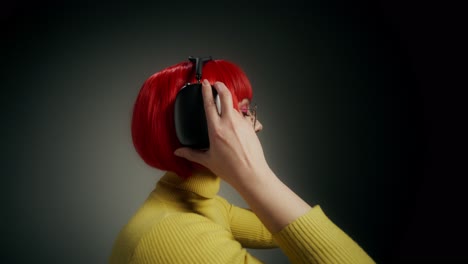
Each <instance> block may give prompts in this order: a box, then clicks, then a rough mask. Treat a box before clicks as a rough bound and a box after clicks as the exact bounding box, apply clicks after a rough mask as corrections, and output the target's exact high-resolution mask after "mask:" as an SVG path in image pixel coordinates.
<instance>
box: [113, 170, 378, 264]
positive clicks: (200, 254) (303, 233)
mask: <svg viewBox="0 0 468 264" xmlns="http://www.w3.org/2000/svg"><path fill="white" fill-rule="evenodd" d="M219 186H220V179H219V178H218V177H216V176H213V175H202V174H198V175H194V176H192V177H190V178H189V179H188V180H185V181H184V180H182V179H181V178H179V177H178V176H177V175H175V174H173V173H170V172H168V173H166V175H164V176H163V177H162V178H161V180H160V181H159V182H158V183H157V185H156V188H155V189H154V191H153V192H151V194H150V195H149V197H148V199H147V200H146V201H145V202H144V204H143V205H142V206H141V208H140V209H139V210H138V211H137V213H136V214H135V215H134V216H133V217H132V219H131V220H130V221H129V222H128V223H127V225H126V226H125V227H124V228H123V229H122V230H121V232H120V233H119V235H118V237H117V239H116V241H115V244H114V247H113V249H112V254H111V256H110V259H109V263H111V264H118V263H164V264H170V263H183V264H187V263H203V264H210V263H216V264H222V263H261V262H260V261H259V260H258V259H256V258H255V257H253V256H252V255H250V254H249V253H248V252H247V251H246V250H245V248H272V247H277V246H279V247H280V248H281V249H282V250H283V252H284V253H285V254H286V255H287V256H288V258H289V259H290V261H291V262H292V263H373V260H372V259H371V258H370V257H369V256H368V255H367V254H366V253H365V252H364V251H363V250H362V249H361V248H360V247H359V246H358V245H357V244H356V243H355V242H354V241H353V240H352V239H351V238H350V237H349V236H347V235H346V234H345V233H344V232H343V231H342V230H341V229H339V228H338V227H337V226H336V225H334V224H333V223H332V222H331V221H330V220H329V219H328V218H327V217H326V216H325V214H324V213H323V212H322V210H321V209H320V207H319V206H315V207H314V208H312V209H311V210H310V211H309V212H308V213H307V214H305V215H303V216H301V217H299V218H298V219H296V220H295V221H294V222H292V223H290V224H289V225H288V226H286V227H285V228H284V229H283V230H281V231H280V232H278V233H276V234H274V235H272V234H271V233H270V232H269V231H268V230H267V229H266V228H265V227H264V226H263V224H262V223H261V222H260V220H259V219H258V218H257V217H256V216H255V214H254V213H252V212H251V211H249V210H246V209H242V208H239V207H236V206H233V205H231V204H230V203H228V202H227V201H226V200H225V199H223V198H221V197H219V196H218V195H217V193H218V191H219Z"/></svg>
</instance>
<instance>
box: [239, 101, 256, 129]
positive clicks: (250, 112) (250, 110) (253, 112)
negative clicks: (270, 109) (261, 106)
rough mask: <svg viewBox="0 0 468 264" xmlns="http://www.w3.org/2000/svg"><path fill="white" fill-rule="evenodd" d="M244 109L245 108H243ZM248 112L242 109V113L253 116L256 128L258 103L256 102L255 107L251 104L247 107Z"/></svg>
mask: <svg viewBox="0 0 468 264" xmlns="http://www.w3.org/2000/svg"><path fill="white" fill-rule="evenodd" d="M243 110H244V109H243ZM245 110H246V112H244V111H242V114H243V115H244V116H250V117H253V119H254V122H253V127H254V130H255V125H256V124H257V104H255V105H254V106H253V107H252V106H249V107H248V108H247V109H245Z"/></svg>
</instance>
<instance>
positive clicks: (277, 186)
mask: <svg viewBox="0 0 468 264" xmlns="http://www.w3.org/2000/svg"><path fill="white" fill-rule="evenodd" d="M247 171H253V173H248V174H247V173H244V174H243V175H242V176H239V177H237V179H239V180H238V181H236V182H234V183H231V185H232V186H233V187H234V188H235V189H236V190H237V191H238V192H239V193H240V195H241V196H242V197H243V198H244V199H245V201H246V202H247V203H248V204H249V206H250V208H251V209H252V211H253V212H254V213H255V214H256V215H257V216H258V218H259V219H260V220H261V221H262V223H263V224H264V225H265V226H266V228H267V229H268V230H269V231H270V232H271V233H276V232H278V231H280V230H281V229H283V228H284V227H285V226H287V225H288V224H289V223H291V222H293V221H294V220H295V219H297V218H299V217H300V216H302V215H304V214H305V213H307V212H308V211H309V210H310V209H311V207H310V205H308V204H307V203H306V202H305V201H304V200H302V199H301V198H300V197H299V196H298V195H296V194H295V193H294V192H293V191H292V190H291V189H289V187H288V186H286V185H285V184H284V183H283V182H281V180H280V179H278V177H277V176H276V175H275V174H274V173H273V171H272V170H271V169H270V168H269V167H267V166H265V167H264V168H261V169H257V170H247Z"/></svg>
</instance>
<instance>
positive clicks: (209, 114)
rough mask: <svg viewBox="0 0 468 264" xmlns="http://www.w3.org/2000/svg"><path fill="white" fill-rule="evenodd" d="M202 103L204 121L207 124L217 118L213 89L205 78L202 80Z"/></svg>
mask: <svg viewBox="0 0 468 264" xmlns="http://www.w3.org/2000/svg"><path fill="white" fill-rule="evenodd" d="M202 95H203V105H204V107H205V114H206V122H207V124H208V125H211V124H213V122H214V121H215V120H217V119H219V115H218V110H217V109H216V104H215V102H214V98H213V90H212V89H211V85H210V83H209V82H208V81H207V80H203V82H202Z"/></svg>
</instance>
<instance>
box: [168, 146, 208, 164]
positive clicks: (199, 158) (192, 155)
mask: <svg viewBox="0 0 468 264" xmlns="http://www.w3.org/2000/svg"><path fill="white" fill-rule="evenodd" d="M174 155H176V156H178V157H181V158H184V159H187V160H189V161H193V162H196V163H199V164H202V165H203V160H204V153H203V152H201V151H197V150H194V149H191V148H178V149H176V150H175V151H174Z"/></svg>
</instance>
